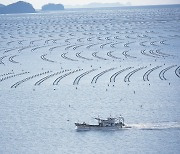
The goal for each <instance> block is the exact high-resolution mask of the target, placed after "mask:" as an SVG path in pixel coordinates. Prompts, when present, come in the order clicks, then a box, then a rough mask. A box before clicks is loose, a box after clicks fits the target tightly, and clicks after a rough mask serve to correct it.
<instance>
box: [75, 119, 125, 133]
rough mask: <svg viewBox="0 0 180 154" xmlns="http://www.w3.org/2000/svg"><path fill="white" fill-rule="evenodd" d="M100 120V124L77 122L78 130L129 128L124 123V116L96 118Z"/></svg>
mask: <svg viewBox="0 0 180 154" xmlns="http://www.w3.org/2000/svg"><path fill="white" fill-rule="evenodd" d="M94 119H96V120H97V121H98V124H95V125H94V124H87V123H86V122H83V123H75V126H76V130H78V131H80V130H120V129H122V128H127V126H126V125H125V124H124V118H123V117H122V116H120V117H117V118H116V117H111V116H109V117H108V118H107V119H101V118H99V117H98V118H94Z"/></svg>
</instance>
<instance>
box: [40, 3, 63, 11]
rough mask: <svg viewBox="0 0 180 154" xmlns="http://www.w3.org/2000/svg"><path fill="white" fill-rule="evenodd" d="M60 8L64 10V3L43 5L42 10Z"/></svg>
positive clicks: (57, 9)
mask: <svg viewBox="0 0 180 154" xmlns="http://www.w3.org/2000/svg"><path fill="white" fill-rule="evenodd" d="M59 10H64V6H63V5H62V4H53V3H49V4H46V5H43V6H42V11H59Z"/></svg>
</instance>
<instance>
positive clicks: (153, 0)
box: [0, 0, 180, 9]
mask: <svg viewBox="0 0 180 154" xmlns="http://www.w3.org/2000/svg"><path fill="white" fill-rule="evenodd" d="M17 1H19V0H0V4H5V5H8V4H11V3H14V2H17ZM22 1H26V2H29V3H31V4H32V5H33V7H34V8H35V9H40V8H41V7H42V5H44V4H48V3H55V4H59V3H61V4H63V5H83V4H88V3H93V2H97V3H116V2H118V3H122V4H126V3H128V2H130V3H131V5H159V4H180V0H22Z"/></svg>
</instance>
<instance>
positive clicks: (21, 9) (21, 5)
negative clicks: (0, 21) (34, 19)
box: [0, 1, 36, 14]
mask: <svg viewBox="0 0 180 154" xmlns="http://www.w3.org/2000/svg"><path fill="white" fill-rule="evenodd" d="M35 12H36V11H35V9H34V8H33V6H32V5H31V4H29V3H26V2H23V1H19V2H16V3H13V4H10V5H7V6H3V7H0V14H13V13H35Z"/></svg>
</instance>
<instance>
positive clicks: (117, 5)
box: [65, 2, 131, 8]
mask: <svg viewBox="0 0 180 154" xmlns="http://www.w3.org/2000/svg"><path fill="white" fill-rule="evenodd" d="M120 6H131V3H130V2H128V3H126V4H122V3H119V2H117V3H89V4H86V5H66V6H65V7H66V8H100V7H120Z"/></svg>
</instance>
